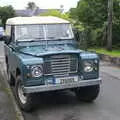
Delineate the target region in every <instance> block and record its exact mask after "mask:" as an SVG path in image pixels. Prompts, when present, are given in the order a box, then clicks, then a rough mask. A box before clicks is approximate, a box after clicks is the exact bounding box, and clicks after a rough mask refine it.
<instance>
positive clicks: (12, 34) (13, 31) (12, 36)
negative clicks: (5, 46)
mask: <svg viewBox="0 0 120 120" xmlns="http://www.w3.org/2000/svg"><path fill="white" fill-rule="evenodd" d="M11 40H12V41H14V40H15V27H14V26H11Z"/></svg>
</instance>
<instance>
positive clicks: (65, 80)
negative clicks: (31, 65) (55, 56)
mask: <svg viewBox="0 0 120 120" xmlns="http://www.w3.org/2000/svg"><path fill="white" fill-rule="evenodd" d="M77 81H78V77H67V78H57V79H56V84H68V83H74V82H77Z"/></svg>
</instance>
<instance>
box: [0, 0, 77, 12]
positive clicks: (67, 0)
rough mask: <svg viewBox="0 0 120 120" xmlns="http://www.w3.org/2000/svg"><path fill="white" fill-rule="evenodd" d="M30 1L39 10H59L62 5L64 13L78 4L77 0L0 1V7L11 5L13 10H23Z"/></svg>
mask: <svg viewBox="0 0 120 120" xmlns="http://www.w3.org/2000/svg"><path fill="white" fill-rule="evenodd" d="M30 1H33V2H35V3H36V5H37V6H39V7H40V8H60V5H64V9H65V10H66V11H67V10H69V8H71V7H76V5H77V2H78V0H0V6H5V5H12V6H13V7H14V8H15V9H24V8H25V7H26V6H27V3H28V2H30Z"/></svg>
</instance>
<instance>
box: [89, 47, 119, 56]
mask: <svg viewBox="0 0 120 120" xmlns="http://www.w3.org/2000/svg"><path fill="white" fill-rule="evenodd" d="M88 50H89V51H94V52H96V53H102V54H105V55H109V56H112V57H120V49H118V50H116V49H113V50H112V51H107V50H106V49H104V48H90V49H88Z"/></svg>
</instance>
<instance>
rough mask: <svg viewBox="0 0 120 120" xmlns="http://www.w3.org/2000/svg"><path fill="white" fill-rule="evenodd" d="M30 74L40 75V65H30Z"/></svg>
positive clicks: (41, 71) (41, 72)
mask: <svg viewBox="0 0 120 120" xmlns="http://www.w3.org/2000/svg"><path fill="white" fill-rule="evenodd" d="M31 74H32V76H33V77H40V76H42V74H43V70H42V65H36V66H32V67H31Z"/></svg>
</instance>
